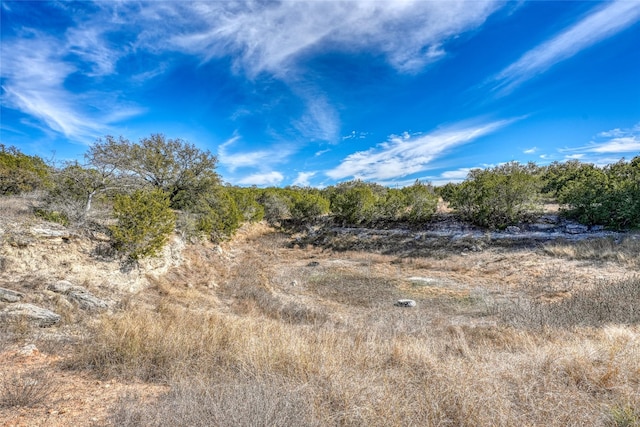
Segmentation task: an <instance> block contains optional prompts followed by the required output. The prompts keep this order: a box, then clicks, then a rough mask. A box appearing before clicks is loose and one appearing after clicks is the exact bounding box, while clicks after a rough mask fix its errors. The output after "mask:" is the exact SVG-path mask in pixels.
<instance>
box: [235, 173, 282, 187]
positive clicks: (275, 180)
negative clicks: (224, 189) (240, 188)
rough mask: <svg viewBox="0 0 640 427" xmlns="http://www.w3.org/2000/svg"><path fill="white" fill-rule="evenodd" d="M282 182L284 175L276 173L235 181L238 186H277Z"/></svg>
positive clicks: (256, 175)
mask: <svg viewBox="0 0 640 427" xmlns="http://www.w3.org/2000/svg"><path fill="white" fill-rule="evenodd" d="M283 180H284V175H282V174H281V173H280V172H277V171H271V172H265V173H256V174H252V175H248V176H246V177H244V178H242V179H240V180H238V181H237V184H240V185H258V186H263V185H278V184H280V183H281V182H282V181H283Z"/></svg>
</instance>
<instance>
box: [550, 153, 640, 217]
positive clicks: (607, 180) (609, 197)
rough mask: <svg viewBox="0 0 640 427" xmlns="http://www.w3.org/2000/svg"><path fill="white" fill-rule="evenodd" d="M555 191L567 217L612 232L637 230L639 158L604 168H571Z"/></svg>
mask: <svg viewBox="0 0 640 427" xmlns="http://www.w3.org/2000/svg"><path fill="white" fill-rule="evenodd" d="M569 171H570V172H571V174H570V175H569V176H568V177H566V179H565V180H564V183H563V185H562V186H561V187H560V188H559V189H558V201H559V202H560V203H561V204H562V205H563V211H564V214H565V215H566V216H568V217H569V218H573V219H576V220H577V221H579V222H581V223H583V224H587V225H595V224H599V225H605V226H608V227H611V228H615V229H624V228H640V156H638V157H635V158H634V159H633V160H631V161H630V162H625V161H624V160H621V161H619V162H617V163H614V164H612V165H608V166H606V167H605V168H602V169H601V168H598V167H597V166H594V165H593V164H580V165H574V167H572V168H571V169H570V170H569Z"/></svg>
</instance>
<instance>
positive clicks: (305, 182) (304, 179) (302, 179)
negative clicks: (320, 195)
mask: <svg viewBox="0 0 640 427" xmlns="http://www.w3.org/2000/svg"><path fill="white" fill-rule="evenodd" d="M316 173H317V172H298V176H297V177H296V179H295V180H294V181H293V184H292V185H297V186H300V187H308V186H310V185H311V183H310V181H309V179H310V178H312V177H313V176H314V175H316Z"/></svg>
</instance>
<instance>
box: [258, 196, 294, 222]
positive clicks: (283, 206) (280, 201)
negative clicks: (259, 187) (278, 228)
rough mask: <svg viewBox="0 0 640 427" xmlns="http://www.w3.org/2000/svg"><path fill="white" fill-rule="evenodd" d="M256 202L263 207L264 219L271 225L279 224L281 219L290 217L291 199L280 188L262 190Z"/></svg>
mask: <svg viewBox="0 0 640 427" xmlns="http://www.w3.org/2000/svg"><path fill="white" fill-rule="evenodd" d="M258 202H259V203H260V204H261V205H262V207H263V209H264V219H265V220H266V221H267V222H268V223H269V224H271V225H276V224H279V223H280V221H282V220H283V219H288V218H290V217H291V205H292V203H291V199H290V198H289V197H288V196H287V195H286V194H285V192H284V191H283V190H282V189H278V188H268V189H266V190H264V192H263V193H262V195H261V196H260V198H259V199H258Z"/></svg>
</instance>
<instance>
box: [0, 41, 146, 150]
mask: <svg viewBox="0 0 640 427" xmlns="http://www.w3.org/2000/svg"><path fill="white" fill-rule="evenodd" d="M0 49H1V52H2V57H3V66H2V70H1V73H2V78H3V80H4V82H3V85H2V89H3V90H4V95H3V97H2V98H3V103H4V104H5V105H6V106H7V107H10V108H14V109H16V110H19V111H22V112H23V113H26V114H28V115H30V116H32V117H35V118H37V119H38V120H40V121H41V122H43V123H44V124H46V126H47V127H48V128H49V129H51V130H53V131H55V132H59V133H61V134H64V135H65V136H66V137H68V138H70V139H72V140H76V141H79V142H84V143H90V142H92V141H93V140H94V139H95V138H96V137H98V136H100V135H103V134H104V133H107V132H108V131H109V129H110V126H111V125H112V124H113V123H116V122H118V121H120V120H123V119H126V118H129V117H131V116H134V115H137V114H140V112H141V111H142V110H141V109H140V108H139V107H136V106H135V105H132V104H130V103H126V102H122V101H121V100H119V99H118V95H117V93H115V92H112V93H97V92H85V93H73V92H71V91H70V90H69V89H67V88H66V86H65V82H66V79H67V78H68V77H69V76H70V75H72V74H73V73H76V72H79V70H78V66H77V65H75V64H72V63H71V62H69V61H67V60H65V59H64V56H65V55H66V54H67V53H68V51H69V50H68V46H67V45H66V42H65V41H64V40H59V39H56V38H53V37H50V36H45V35H43V34H40V33H38V32H26V33H25V37H23V38H21V39H14V40H7V41H3V43H2V46H1V48H0Z"/></svg>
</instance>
